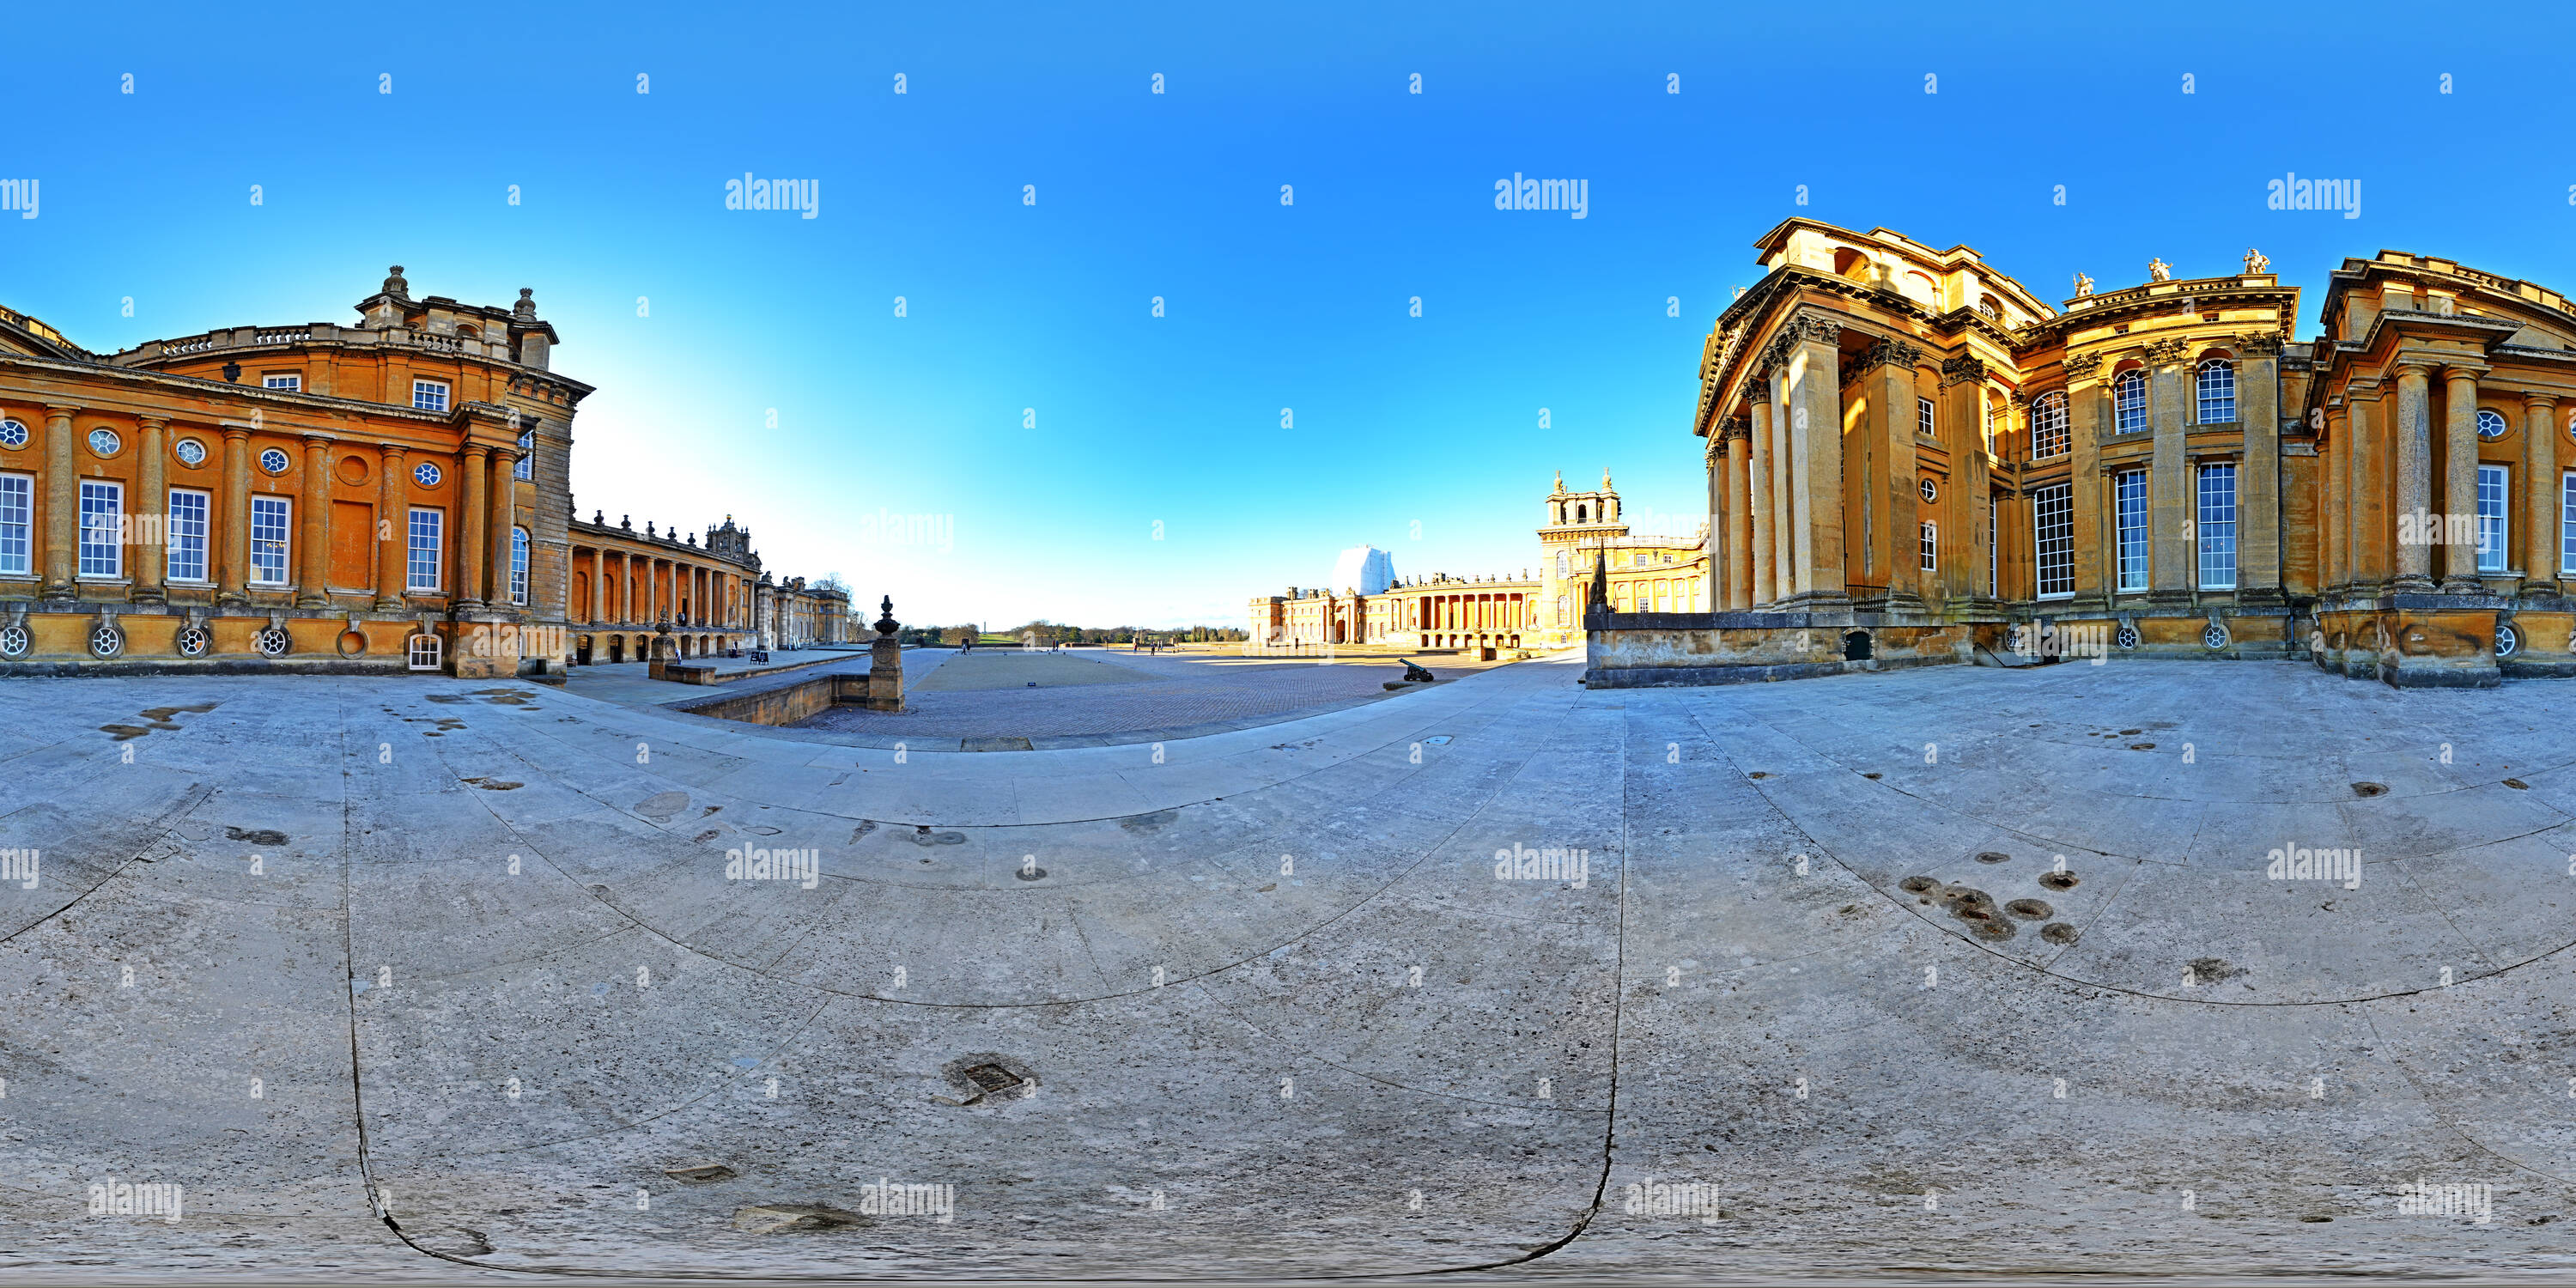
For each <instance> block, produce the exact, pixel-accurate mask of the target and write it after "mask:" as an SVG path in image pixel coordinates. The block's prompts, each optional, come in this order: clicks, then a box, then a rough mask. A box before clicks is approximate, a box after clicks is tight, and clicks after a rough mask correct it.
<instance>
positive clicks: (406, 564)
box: [376, 443, 411, 613]
mask: <svg viewBox="0 0 2576 1288" xmlns="http://www.w3.org/2000/svg"><path fill="white" fill-rule="evenodd" d="M408 452H409V449H408V448H405V447H404V446H403V445H402V444H400V443H378V444H376V463H377V466H378V467H379V468H381V469H382V470H383V471H384V479H383V482H382V483H381V485H380V486H379V487H378V488H377V493H376V511H377V513H376V531H377V532H378V533H380V534H382V535H380V536H379V537H378V538H377V539H376V611H377V612H379V613H399V612H401V611H402V610H403V594H404V593H405V592H406V591H408V590H410V589H411V464H410V461H409V459H408V455H407V453H408Z"/></svg>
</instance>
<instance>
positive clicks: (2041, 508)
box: [2030, 483, 2075, 599]
mask: <svg viewBox="0 0 2576 1288" xmlns="http://www.w3.org/2000/svg"><path fill="white" fill-rule="evenodd" d="M2030 514H2031V524H2030V526H2031V531H2032V532H2033V533H2035V534H2037V545H2038V553H2039V594H2040V597H2041V598H2043V599H2045V598H2049V597H2051V596H2058V595H2072V594H2074V593H2075V507H2074V491H2073V489H2072V488H2070V487H2069V486H2068V485H2067V484H2064V483H2060V484H2058V485H2057V486H2055V487H2044V488H2041V489H2040V490H2038V491H2037V492H2034V493H2032V494H2031V498H2030Z"/></svg>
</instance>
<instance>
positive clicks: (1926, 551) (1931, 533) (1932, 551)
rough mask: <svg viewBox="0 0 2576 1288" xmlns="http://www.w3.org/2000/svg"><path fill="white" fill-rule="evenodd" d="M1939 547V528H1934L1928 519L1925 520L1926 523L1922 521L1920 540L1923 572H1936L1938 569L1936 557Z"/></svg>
mask: <svg viewBox="0 0 2576 1288" xmlns="http://www.w3.org/2000/svg"><path fill="white" fill-rule="evenodd" d="M1940 548H1941V540H1940V532H1939V530H1938V529H1937V528H1935V527H1934V526H1933V525H1932V524H1931V523H1930V522H1928V521H1927V522H1926V523H1924V525H1923V540H1922V555H1923V571H1925V572H1938V571H1940V565H1939V558H1938V552H1939V550H1940Z"/></svg>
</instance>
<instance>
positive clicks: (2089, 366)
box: [2066, 353, 2102, 376]
mask: <svg viewBox="0 0 2576 1288" xmlns="http://www.w3.org/2000/svg"><path fill="white" fill-rule="evenodd" d="M2101 369H2102V355H2101V354H2098V353H2070V354H2068V355H2066V374H2067V375H2069V376H2089V375H2092V374H2093V373H2095V372H2097V371H2100V370H2101Z"/></svg>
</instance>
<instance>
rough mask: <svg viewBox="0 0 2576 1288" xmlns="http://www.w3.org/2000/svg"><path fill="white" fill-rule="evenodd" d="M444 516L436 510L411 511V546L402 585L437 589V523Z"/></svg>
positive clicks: (425, 589) (424, 589) (418, 588)
mask: <svg viewBox="0 0 2576 1288" xmlns="http://www.w3.org/2000/svg"><path fill="white" fill-rule="evenodd" d="M444 517H446V516H445V514H444V512H442V511H438V510H414V511H412V512H411V546H410V554H409V558H408V562H407V571H406V573H405V576H404V583H403V584H404V585H405V586H407V587H409V588H410V589H412V590H421V591H435V590H437V589H438V525H439V521H440V520H441V519H442V518H444Z"/></svg>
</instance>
